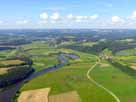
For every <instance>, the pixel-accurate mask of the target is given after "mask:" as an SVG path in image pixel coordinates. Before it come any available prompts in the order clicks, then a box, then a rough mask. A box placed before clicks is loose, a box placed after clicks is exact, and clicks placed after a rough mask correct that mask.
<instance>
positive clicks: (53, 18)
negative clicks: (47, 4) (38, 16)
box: [50, 12, 61, 21]
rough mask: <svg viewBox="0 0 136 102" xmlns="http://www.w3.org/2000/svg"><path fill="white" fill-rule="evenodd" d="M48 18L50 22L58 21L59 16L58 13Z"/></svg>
mask: <svg viewBox="0 0 136 102" xmlns="http://www.w3.org/2000/svg"><path fill="white" fill-rule="evenodd" d="M50 18H51V19H52V20H55V21H57V20H59V19H60V18H61V17H60V14H59V13H58V12H55V13H53V14H52V16H50Z"/></svg>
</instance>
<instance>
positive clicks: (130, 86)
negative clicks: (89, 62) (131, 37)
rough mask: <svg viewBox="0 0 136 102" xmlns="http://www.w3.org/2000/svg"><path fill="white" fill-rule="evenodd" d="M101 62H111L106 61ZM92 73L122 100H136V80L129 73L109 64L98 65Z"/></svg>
mask: <svg viewBox="0 0 136 102" xmlns="http://www.w3.org/2000/svg"><path fill="white" fill-rule="evenodd" d="M101 63H103V64H109V63H108V62H106V61H102V62H101ZM91 75H92V76H93V78H94V79H95V80H96V81H97V82H98V83H100V84H102V85H103V86H105V87H106V88H108V89H109V90H111V91H112V92H114V93H115V94H116V95H117V96H118V97H119V99H120V100H121V102H135V100H136V97H134V96H136V80H135V79H134V78H133V77H131V76H129V75H128V74H127V73H125V72H122V71H121V70H119V69H118V68H116V67H114V66H112V65H110V64H109V66H107V67H104V68H101V66H100V65H98V66H97V67H96V68H95V69H94V70H93V71H92V73H91Z"/></svg>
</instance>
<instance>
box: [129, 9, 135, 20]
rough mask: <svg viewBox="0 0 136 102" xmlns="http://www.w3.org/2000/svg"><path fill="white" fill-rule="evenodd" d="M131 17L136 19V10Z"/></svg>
mask: <svg viewBox="0 0 136 102" xmlns="http://www.w3.org/2000/svg"><path fill="white" fill-rule="evenodd" d="M130 18H131V19H136V11H134V12H133V13H132V15H131V17H130Z"/></svg>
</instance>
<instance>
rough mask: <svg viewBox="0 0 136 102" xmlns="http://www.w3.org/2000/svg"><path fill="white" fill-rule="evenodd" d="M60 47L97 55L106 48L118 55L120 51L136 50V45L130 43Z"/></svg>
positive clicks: (108, 42)
mask: <svg viewBox="0 0 136 102" xmlns="http://www.w3.org/2000/svg"><path fill="white" fill-rule="evenodd" d="M60 47H62V48H63V47H64V48H69V49H73V50H77V51H82V52H86V53H93V54H97V53H99V52H102V51H103V50H104V49H106V48H108V49H109V50H111V51H112V52H113V53H116V52H118V51H120V50H124V49H131V48H135V47H136V45H133V44H129V43H122V42H112V41H107V42H100V43H98V44H96V45H93V46H92V47H90V46H82V45H80V44H74V45H63V46H60Z"/></svg>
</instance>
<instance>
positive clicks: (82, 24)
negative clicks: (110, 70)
mask: <svg viewBox="0 0 136 102" xmlns="http://www.w3.org/2000/svg"><path fill="white" fill-rule="evenodd" d="M135 27H136V0H1V1H0V28H1V29H2V28H135Z"/></svg>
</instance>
